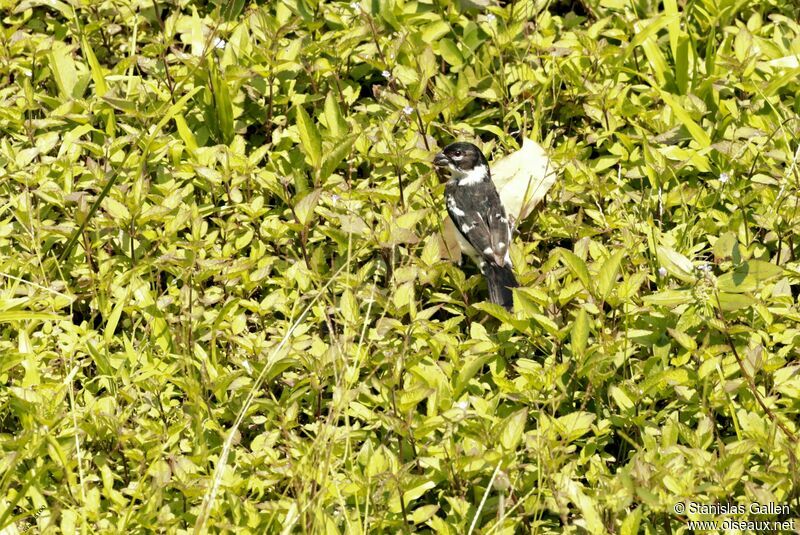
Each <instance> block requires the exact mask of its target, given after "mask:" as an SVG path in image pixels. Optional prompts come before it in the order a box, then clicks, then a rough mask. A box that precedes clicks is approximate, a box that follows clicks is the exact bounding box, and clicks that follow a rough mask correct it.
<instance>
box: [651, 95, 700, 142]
mask: <svg viewBox="0 0 800 535" xmlns="http://www.w3.org/2000/svg"><path fill="white" fill-rule="evenodd" d="M661 98H662V99H663V100H664V102H666V103H667V105H668V106H669V107H670V108H671V109H672V113H674V114H675V117H677V118H678V120H679V121H680V122H681V124H682V125H683V126H685V127H686V129H687V130H688V131H689V135H691V136H692V138H693V139H694V140H695V141H696V142H697V144H698V145H700V148H701V149H707V148H708V147H709V146H711V137H709V135H708V134H707V133H706V131H705V130H703V129H702V128H701V127H700V125H698V124H697V123H696V122H695V121H694V119H692V116H691V115H689V112H688V111H686V110H685V109H684V108H683V106H681V104H680V102H678V99H677V98H675V97H674V96H672V95H671V94H669V93H667V92H666V91H661Z"/></svg>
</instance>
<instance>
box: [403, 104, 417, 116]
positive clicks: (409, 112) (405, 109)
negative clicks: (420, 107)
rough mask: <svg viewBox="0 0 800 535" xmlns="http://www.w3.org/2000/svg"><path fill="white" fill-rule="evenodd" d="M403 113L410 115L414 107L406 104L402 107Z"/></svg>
mask: <svg viewBox="0 0 800 535" xmlns="http://www.w3.org/2000/svg"><path fill="white" fill-rule="evenodd" d="M403 113H405V114H406V115H411V114H412V113H414V108H412V107H411V106H406V107H404V108H403Z"/></svg>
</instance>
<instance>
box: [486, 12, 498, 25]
mask: <svg viewBox="0 0 800 535" xmlns="http://www.w3.org/2000/svg"><path fill="white" fill-rule="evenodd" d="M486 20H488V21H489V22H490V23H492V22H494V21H495V20H497V17H495V16H494V13H489V14H488V15H486Z"/></svg>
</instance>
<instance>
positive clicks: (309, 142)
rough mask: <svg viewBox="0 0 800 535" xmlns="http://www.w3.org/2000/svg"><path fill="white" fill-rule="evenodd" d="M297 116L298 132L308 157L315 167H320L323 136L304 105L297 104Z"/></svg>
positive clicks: (310, 163)
mask: <svg viewBox="0 0 800 535" xmlns="http://www.w3.org/2000/svg"><path fill="white" fill-rule="evenodd" d="M295 110H296V116H297V133H298V134H299V135H300V143H301V145H302V147H303V151H305V153H306V158H307V161H308V163H309V165H311V167H313V168H314V169H319V167H320V165H321V163H322V138H321V137H320V135H319V130H318V129H317V125H316V123H314V121H312V120H311V118H310V117H309V116H308V114H307V113H306V110H305V109H303V107H302V106H295Z"/></svg>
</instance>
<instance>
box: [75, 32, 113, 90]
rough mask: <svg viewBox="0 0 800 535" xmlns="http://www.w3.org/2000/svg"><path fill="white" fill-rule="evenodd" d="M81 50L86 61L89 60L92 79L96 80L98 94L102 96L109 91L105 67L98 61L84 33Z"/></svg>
mask: <svg viewBox="0 0 800 535" xmlns="http://www.w3.org/2000/svg"><path fill="white" fill-rule="evenodd" d="M81 51H82V52H83V56H84V57H85V58H86V61H88V62H89V69H90V71H91V73H92V80H93V81H94V86H95V91H96V93H97V96H100V97H102V96H103V95H105V94H106V92H107V91H108V86H107V85H106V79H105V76H104V74H103V68H102V67H101V66H100V62H99V61H97V56H95V55H94V50H92V47H91V45H90V44H89V41H87V40H86V34H83V35H82V37H81Z"/></svg>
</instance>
